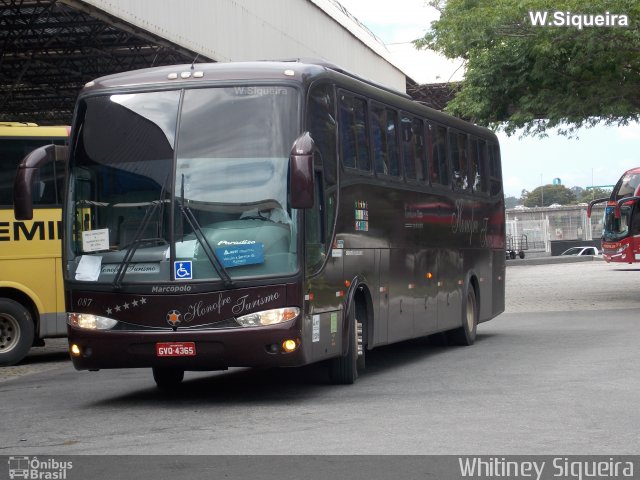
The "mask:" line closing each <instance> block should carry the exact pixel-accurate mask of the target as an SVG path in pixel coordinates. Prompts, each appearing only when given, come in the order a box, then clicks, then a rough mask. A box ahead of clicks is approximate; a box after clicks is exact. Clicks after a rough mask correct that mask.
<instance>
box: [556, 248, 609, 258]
mask: <svg viewBox="0 0 640 480" xmlns="http://www.w3.org/2000/svg"><path fill="white" fill-rule="evenodd" d="M560 255H579V256H584V255H593V256H597V255H600V252H599V251H598V249H597V248H596V247H572V248H570V249H569V250H565V251H564V252H562V253H561V254H560Z"/></svg>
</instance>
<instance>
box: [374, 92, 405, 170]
mask: <svg viewBox="0 0 640 480" xmlns="http://www.w3.org/2000/svg"><path fill="white" fill-rule="evenodd" d="M397 126H398V119H397V115H396V112H395V111H394V110H391V109H388V108H384V107H382V106H380V105H373V106H372V107H371V131H372V137H373V159H374V165H375V170H376V173H380V174H382V175H390V176H393V177H399V176H400V152H399V145H398V139H397V132H398V128H397Z"/></svg>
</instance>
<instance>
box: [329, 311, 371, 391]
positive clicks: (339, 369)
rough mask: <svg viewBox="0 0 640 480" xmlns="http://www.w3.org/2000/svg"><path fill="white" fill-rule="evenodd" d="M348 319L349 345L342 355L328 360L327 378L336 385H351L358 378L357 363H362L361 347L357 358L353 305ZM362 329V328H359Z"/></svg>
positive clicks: (356, 329) (356, 330) (356, 328)
mask: <svg viewBox="0 0 640 480" xmlns="http://www.w3.org/2000/svg"><path fill="white" fill-rule="evenodd" d="M348 321H350V322H352V323H351V325H350V326H349V339H348V342H349V347H348V349H347V353H346V355H344V356H340V357H338V358H334V359H331V360H329V378H330V380H331V383H333V384H336V385H351V384H353V383H354V382H355V381H356V379H357V378H358V363H360V364H361V365H364V349H362V357H363V358H362V359H361V360H358V333H357V332H358V321H357V320H356V318H355V315H354V307H353V304H352V305H351V309H350V314H349V317H348ZM360 331H362V330H360Z"/></svg>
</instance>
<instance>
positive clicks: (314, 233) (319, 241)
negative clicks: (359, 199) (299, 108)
mask: <svg viewBox="0 0 640 480" xmlns="http://www.w3.org/2000/svg"><path fill="white" fill-rule="evenodd" d="M307 129H308V130H309V132H310V133H311V137H312V138H313V141H314V143H315V146H316V149H317V154H316V155H315V157H314V163H315V164H316V168H317V170H316V192H315V195H316V198H315V203H314V208H313V209H309V210H308V211H307V213H306V216H307V217H306V221H307V223H306V225H305V228H306V237H305V238H306V255H307V258H306V261H307V273H309V274H311V273H314V272H315V271H316V269H317V268H320V266H322V260H323V259H322V254H323V253H326V249H327V247H328V245H327V243H329V240H330V238H331V237H330V236H331V235H332V231H333V225H334V222H335V215H336V193H337V185H336V183H337V162H336V120H335V97H334V93H333V86H332V85H328V84H320V85H316V86H314V87H312V89H311V91H310V92H309V105H308V108H307ZM320 172H322V175H320V174H319V173H320ZM323 181H324V183H322V182H323ZM320 186H323V188H319V187H320ZM321 191H322V193H324V198H323V199H321V198H320V194H321ZM321 202H322V203H321ZM322 209H324V211H322ZM320 233H321V234H320ZM323 244H324V245H323Z"/></svg>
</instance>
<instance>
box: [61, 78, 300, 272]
mask: <svg viewBox="0 0 640 480" xmlns="http://www.w3.org/2000/svg"><path fill="white" fill-rule="evenodd" d="M298 103H299V98H298V94H297V91H296V90H295V89H294V88H291V87H281V86H242V87H220V88H200V89H193V90H171V91H160V92H141V93H127V94H120V95H108V96H94V97H87V98H86V99H84V100H82V101H81V103H80V108H79V118H78V120H79V121H78V127H77V138H75V142H74V149H73V153H72V155H71V159H70V169H71V194H70V196H69V201H70V208H69V212H72V214H73V215H74V222H73V231H72V232H68V233H70V235H69V237H68V238H72V241H71V242H70V244H69V248H68V250H67V251H68V260H69V263H70V265H69V268H68V272H70V275H71V277H72V278H74V279H76V280H84V281H92V282H116V283H117V282H118V281H119V280H122V277H125V278H124V281H128V282H131V281H143V282H145V281H153V282H157V281H171V280H192V279H193V280H218V279H220V278H223V279H225V278H227V279H228V278H232V279H237V278H243V277H255V276H265V275H269V276H271V275H285V274H290V273H292V272H295V271H296V270H297V268H298V258H297V232H298V218H297V217H298V215H297V212H296V211H295V210H292V209H291V208H290V207H289V205H288V202H287V183H288V182H287V173H288V157H289V152H290V149H291V144H292V143H293V140H294V139H295V137H296V135H297V132H298V130H299V105H298ZM171 260H173V263H172V262H171ZM118 277H120V278H118Z"/></svg>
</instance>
